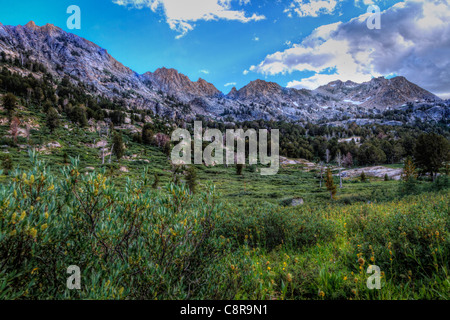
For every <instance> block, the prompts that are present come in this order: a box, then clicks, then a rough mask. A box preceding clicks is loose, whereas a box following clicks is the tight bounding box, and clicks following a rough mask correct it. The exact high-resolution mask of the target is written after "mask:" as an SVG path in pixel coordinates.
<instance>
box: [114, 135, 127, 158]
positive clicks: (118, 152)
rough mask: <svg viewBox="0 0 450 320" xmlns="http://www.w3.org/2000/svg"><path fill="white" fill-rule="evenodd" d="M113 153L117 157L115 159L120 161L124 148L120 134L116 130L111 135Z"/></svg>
mask: <svg viewBox="0 0 450 320" xmlns="http://www.w3.org/2000/svg"><path fill="white" fill-rule="evenodd" d="M113 143H114V145H113V153H114V155H115V156H116V157H117V160H118V161H120V159H122V157H123V154H124V151H125V148H124V145H123V141H122V135H121V134H120V133H118V132H116V133H114V137H113Z"/></svg>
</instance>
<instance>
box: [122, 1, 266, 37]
mask: <svg viewBox="0 0 450 320" xmlns="http://www.w3.org/2000/svg"><path fill="white" fill-rule="evenodd" d="M232 2H235V3H238V4H239V6H244V5H246V4H248V3H249V2H250V0H181V1H180V0H113V3H115V4H118V5H121V6H129V7H134V8H138V9H142V8H144V7H147V8H150V9H151V10H152V11H153V12H157V11H158V10H162V12H163V14H164V15H165V17H166V22H167V23H168V24H169V27H170V28H171V29H172V30H175V31H177V32H178V33H179V35H178V36H177V37H176V38H177V39H179V38H181V37H183V36H184V35H186V33H188V32H189V31H192V30H193V29H194V26H195V25H194V23H195V22H196V21H200V20H204V21H211V20H234V21H239V22H242V23H247V22H250V21H259V20H263V19H265V17H264V16H263V15H258V14H256V13H254V14H253V15H250V16H248V15H247V14H246V12H245V11H244V10H232V9H231V4H232Z"/></svg>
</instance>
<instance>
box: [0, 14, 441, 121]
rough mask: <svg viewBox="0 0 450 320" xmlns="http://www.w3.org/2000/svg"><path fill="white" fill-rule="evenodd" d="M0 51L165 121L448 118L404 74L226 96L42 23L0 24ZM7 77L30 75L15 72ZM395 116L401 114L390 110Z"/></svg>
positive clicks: (256, 84)
mask: <svg viewBox="0 0 450 320" xmlns="http://www.w3.org/2000/svg"><path fill="white" fill-rule="evenodd" d="M0 52H4V53H5V54H6V56H7V57H9V58H13V59H18V61H19V63H20V64H21V65H22V66H23V65H24V63H26V62H31V63H37V62H39V63H42V64H43V65H44V66H45V67H46V69H47V70H48V72H49V73H50V74H52V76H54V77H56V78H59V79H62V78H64V77H69V78H70V80H71V81H72V82H74V83H78V84H80V83H82V84H83V85H84V86H85V87H86V88H87V90H89V91H90V92H91V93H92V94H99V95H102V96H105V97H109V98H111V99H120V100H122V101H124V103H125V105H127V106H128V107H129V108H137V109H151V110H153V111H154V112H155V113H158V114H161V115H164V116H167V117H169V118H173V119H175V118H182V119H184V120H191V119H193V118H195V117H196V116H197V115H204V116H206V117H209V118H211V119H218V120H223V121H228V122H233V121H244V120H258V119H264V120H286V121H305V122H306V121H311V122H321V123H329V124H330V125H344V126H345V125H348V124H349V123H351V122H358V123H359V124H372V123H384V124H390V125H402V124H404V123H414V122H415V121H435V122H439V121H442V120H448V119H449V114H450V112H449V107H450V102H449V101H442V100H441V99H439V98H438V97H436V96H435V95H433V94H432V93H430V92H428V91H426V90H424V89H422V88H420V87H419V86H417V85H415V84H413V83H411V82H409V81H408V80H407V79H405V78H404V77H395V78H392V79H385V78H376V79H372V80H371V81H369V82H366V83H361V84H358V83H355V82H352V81H346V82H342V81H334V82H331V83H329V84H327V85H325V86H322V87H319V88H317V89H316V90H306V89H301V90H298V89H294V88H284V87H282V86H280V85H279V84H277V83H274V82H267V81H264V80H255V81H252V82H250V83H249V84H248V85H246V86H244V87H243V88H241V89H240V90H237V89H236V88H232V90H231V91H230V92H229V93H228V94H226V95H225V94H224V93H222V92H221V91H219V90H218V89H217V88H216V87H215V86H214V85H213V84H211V83H209V82H207V81H206V80H204V79H198V80H197V81H192V80H190V79H189V77H187V76H186V75H184V74H182V73H179V72H178V71H177V70H175V69H167V68H160V69H157V70H156V71H154V72H147V73H144V74H142V75H141V74H138V73H136V72H134V71H133V70H131V69H129V68H127V67H126V66H124V65H123V64H121V63H120V62H118V61H117V60H116V59H114V58H113V57H112V56H111V55H110V54H109V53H108V52H107V50H105V49H103V48H101V47H99V46H98V45H96V44H94V43H92V42H90V41H88V40H86V39H83V38H81V37H79V36H76V35H74V34H71V33H68V32H65V31H64V30H62V29H61V28H58V27H56V26H54V25H51V24H47V25H44V26H37V25H36V24H35V23H34V22H29V23H28V24H26V25H25V26H20V25H19V26H5V25H2V24H1V23H0ZM14 69H15V70H13V71H14V72H21V73H22V74H25V75H26V74H29V73H32V74H33V76H36V77H39V76H40V75H39V74H38V73H34V72H30V71H28V70H26V69H25V68H20V66H19V67H15V68H14ZM393 111H395V112H397V111H398V112H400V113H401V114H400V115H399V114H397V113H395V112H394V113H393V114H392V115H391V114H390V113H392V112H393Z"/></svg>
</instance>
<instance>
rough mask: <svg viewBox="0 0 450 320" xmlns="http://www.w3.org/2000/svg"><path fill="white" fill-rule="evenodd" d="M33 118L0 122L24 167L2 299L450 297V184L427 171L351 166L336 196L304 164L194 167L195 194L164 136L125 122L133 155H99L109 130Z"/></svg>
mask: <svg viewBox="0 0 450 320" xmlns="http://www.w3.org/2000/svg"><path fill="white" fill-rule="evenodd" d="M23 119H28V120H30V121H33V122H35V123H38V124H39V125H40V126H41V129H34V130H32V131H31V137H30V141H29V142H28V141H27V139H26V138H25V137H19V138H18V141H17V143H13V142H12V140H11V138H10V137H8V129H9V127H8V126H6V125H3V126H0V135H1V136H2V141H1V143H0V146H1V148H2V151H3V156H4V155H5V154H8V155H9V156H10V157H11V158H12V160H13V164H14V167H15V168H16V169H14V170H11V171H10V172H9V174H8V175H2V176H0V223H1V229H0V257H1V260H0V263H1V264H2V268H1V271H0V299H2V298H3V299H49V298H53V299H449V298H450V296H449V292H450V279H449V275H448V271H449V261H450V259H449V258H450V257H449V252H450V250H449V249H450V236H449V227H450V214H449V207H450V206H449V202H450V197H449V193H450V192H449V189H448V186H446V185H445V184H444V185H437V184H436V183H432V182H428V181H418V182H417V186H416V190H415V193H416V194H415V195H405V194H403V193H401V192H400V187H401V186H402V184H401V182H398V181H383V179H375V178H370V182H364V183H363V182H360V181H359V179H358V178H353V179H350V180H345V181H344V187H343V188H342V189H340V188H338V194H337V199H336V200H331V199H330V195H329V192H328V191H327V190H326V188H325V187H324V186H322V188H319V179H318V172H317V171H310V172H308V171H306V170H305V168H303V167H301V166H289V167H284V168H280V172H279V174H278V175H275V176H266V177H263V176H261V175H260V174H259V173H258V168H256V169H254V168H250V167H248V168H245V169H244V173H243V175H242V176H238V175H237V174H236V169H235V168H234V167H229V168H225V167H223V166H216V167H204V166H197V176H198V179H197V180H198V183H199V185H198V192H197V194H196V195H191V194H190V192H189V190H188V189H187V187H186V186H185V185H184V184H181V185H179V186H177V185H174V184H170V182H171V180H172V179H173V172H172V167H171V166H170V164H169V162H168V159H167V156H166V155H165V154H163V153H162V152H161V151H160V150H159V149H158V148H155V147H150V146H144V145H141V144H137V143H134V142H132V141H131V138H130V136H128V135H127V134H124V136H123V137H124V141H125V143H126V152H125V157H126V159H122V160H121V161H120V163H117V161H115V159H114V158H113V163H112V164H105V165H102V164H101V159H100V157H99V156H100V153H99V150H98V149H95V148H92V147H90V146H89V145H90V144H93V143H94V141H96V142H98V141H100V140H107V141H108V143H111V141H110V139H107V138H105V137H99V135H98V134H96V133H94V132H89V131H88V130H86V129H84V130H81V129H77V128H75V127H70V128H59V129H58V130H57V131H56V132H55V133H53V134H50V133H49V132H48V130H46V129H45V128H42V127H43V118H40V117H39V115H38V114H33V113H31V112H29V113H27V112H25V113H24V115H23ZM49 142H58V143H59V144H60V147H58V148H48V147H46V150H42V151H41V152H38V154H35V155H32V157H31V162H30V155H29V150H28V149H29V148H27V147H26V146H25V145H26V144H31V145H32V146H34V147H35V148H38V149H39V148H42V147H45V146H47V145H48V143H49ZM5 151H6V152H5ZM0 153H1V152H0ZM64 154H67V156H72V157H79V162H77V161H74V160H73V159H72V163H71V164H68V163H64V162H65V160H64V159H65V156H64ZM134 155H136V156H135V157H134ZM106 162H108V158H107V161H106ZM121 167H124V168H126V170H127V171H128V172H123V171H121V170H120V168H121ZM391 167H393V168H398V167H399V165H393V166H391ZM46 168H47V169H46ZM144 168H148V170H147V171H146V173H145V174H144V175H143V171H144ZM155 173H156V174H158V175H159V176H160V180H161V181H160V189H153V188H151V184H152V182H153V176H154V174H155ZM180 177H181V180H183V179H184V176H183V175H180ZM335 183H336V184H338V177H335ZM212 186H215V187H212ZM293 198H303V199H304V202H305V204H304V205H302V206H298V207H292V206H290V203H291V200H292V199H293ZM72 264H76V265H78V266H80V268H81V270H82V279H83V286H82V290H80V291H76V292H74V291H70V290H68V289H67V288H66V287H65V284H66V269H67V267H68V266H69V265H72ZM369 265H377V266H379V267H380V269H381V284H382V289H381V290H369V289H368V288H367V285H366V281H367V279H368V277H369V276H370V275H369V274H367V272H366V271H367V268H368V266H369Z"/></svg>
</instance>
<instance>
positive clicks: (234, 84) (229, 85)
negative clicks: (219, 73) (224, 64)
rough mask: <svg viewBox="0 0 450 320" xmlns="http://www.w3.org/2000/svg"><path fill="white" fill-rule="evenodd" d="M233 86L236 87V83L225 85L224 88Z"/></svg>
mask: <svg viewBox="0 0 450 320" xmlns="http://www.w3.org/2000/svg"><path fill="white" fill-rule="evenodd" d="M231 86H233V87H234V86H236V82H228V83H227V84H224V87H231Z"/></svg>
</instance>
